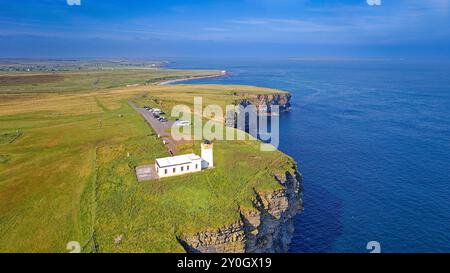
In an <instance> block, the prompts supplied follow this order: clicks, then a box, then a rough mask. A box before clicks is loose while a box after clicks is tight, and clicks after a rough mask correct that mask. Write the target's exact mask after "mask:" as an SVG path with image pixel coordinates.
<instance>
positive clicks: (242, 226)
mask: <svg viewBox="0 0 450 273" xmlns="http://www.w3.org/2000/svg"><path fill="white" fill-rule="evenodd" d="M273 179H276V180H277V181H278V182H279V183H280V184H281V186H282V189H278V190H274V191H270V192H258V191H256V190H255V196H256V197H255V199H254V200H253V209H252V210H242V209H241V211H240V215H241V217H240V218H241V219H239V220H237V221H236V222H234V223H230V224H229V225H227V226H224V227H222V228H219V229H217V230H208V231H203V232H199V233H197V234H193V235H186V236H184V237H182V238H179V241H180V243H181V244H182V245H183V247H184V248H185V250H186V251H187V252H202V253H213V252H214V253H216V252H219V253H280V252H281V253H283V252H287V251H288V249H289V244H290V241H291V238H292V234H293V232H294V224H293V218H294V216H295V215H297V213H299V212H300V211H302V210H303V201H302V189H301V175H300V174H299V173H298V172H297V171H294V172H286V174H285V175H284V177H282V178H280V177H274V178H273Z"/></svg>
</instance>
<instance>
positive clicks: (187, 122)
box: [175, 120, 191, 126]
mask: <svg viewBox="0 0 450 273" xmlns="http://www.w3.org/2000/svg"><path fill="white" fill-rule="evenodd" d="M175 125H176V126H189V125H191V122H189V121H187V120H179V121H176V122H175Z"/></svg>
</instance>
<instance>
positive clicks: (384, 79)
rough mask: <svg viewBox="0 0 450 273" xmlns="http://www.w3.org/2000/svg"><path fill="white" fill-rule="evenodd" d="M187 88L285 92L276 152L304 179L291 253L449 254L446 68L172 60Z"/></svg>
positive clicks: (449, 68) (449, 79)
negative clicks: (198, 74)
mask: <svg viewBox="0 0 450 273" xmlns="http://www.w3.org/2000/svg"><path fill="white" fill-rule="evenodd" d="M170 67H172V68H202V69H220V70H227V71H229V72H230V75H229V76H228V77H223V78H216V79H204V80H196V81H192V83H221V84H248V85H257V86H263V87H272V88H279V89H283V90H287V91H289V92H291V94H292V111H291V112H290V113H286V114H282V116H281V120H280V122H281V124H280V127H281V136H280V138H281V144H280V147H279V148H280V150H282V151H283V152H285V153H287V154H289V155H290V156H292V157H293V158H295V160H296V161H297V162H298V165H299V168H300V171H301V173H302V174H303V178H304V181H303V187H304V206H305V211H304V212H303V213H302V214H299V215H298V216H297V217H296V219H295V228H296V230H295V235H294V238H293V240H292V244H291V248H290V251H291V252H369V250H367V249H366V247H367V244H368V242H370V241H377V242H379V243H380V246H381V251H382V252H450V65H449V64H448V63H439V62H434V63H433V62H414V61H388V60H380V61H375V60H373V61H294V60H283V61H282V60H279V61H277V60H271V61H269V60H192V59H189V60H187V59H185V60H175V61H173V62H172V63H171V64H170Z"/></svg>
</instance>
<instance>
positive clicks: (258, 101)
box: [234, 92, 291, 112]
mask: <svg viewBox="0 0 450 273" xmlns="http://www.w3.org/2000/svg"><path fill="white" fill-rule="evenodd" d="M234 95H235V96H237V97H242V99H237V100H238V103H237V104H241V105H243V106H246V105H248V104H254V105H256V106H257V107H259V108H261V107H266V108H267V109H268V111H270V109H271V107H272V106H273V105H278V106H279V107H280V111H282V112H283V111H289V110H290V109H291V103H290V101H291V95H290V94H289V93H280V94H278V93H276V94H252V93H242V92H235V93H234Z"/></svg>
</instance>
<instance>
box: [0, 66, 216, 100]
mask: <svg viewBox="0 0 450 273" xmlns="http://www.w3.org/2000/svg"><path fill="white" fill-rule="evenodd" d="M217 73H219V71H213V70H168V69H125V70H120V69H119V70H82V71H61V72H52V73H50V72H14V73H12V72H0V94H1V93H4V94H11V93H36V92H50V93H61V92H80V91H92V90H101V89H108V88H114V87H125V86H127V85H134V84H140V85H145V84H152V83H155V82H159V81H166V80H173V79H178V78H184V77H191V76H204V75H211V74H217Z"/></svg>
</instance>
